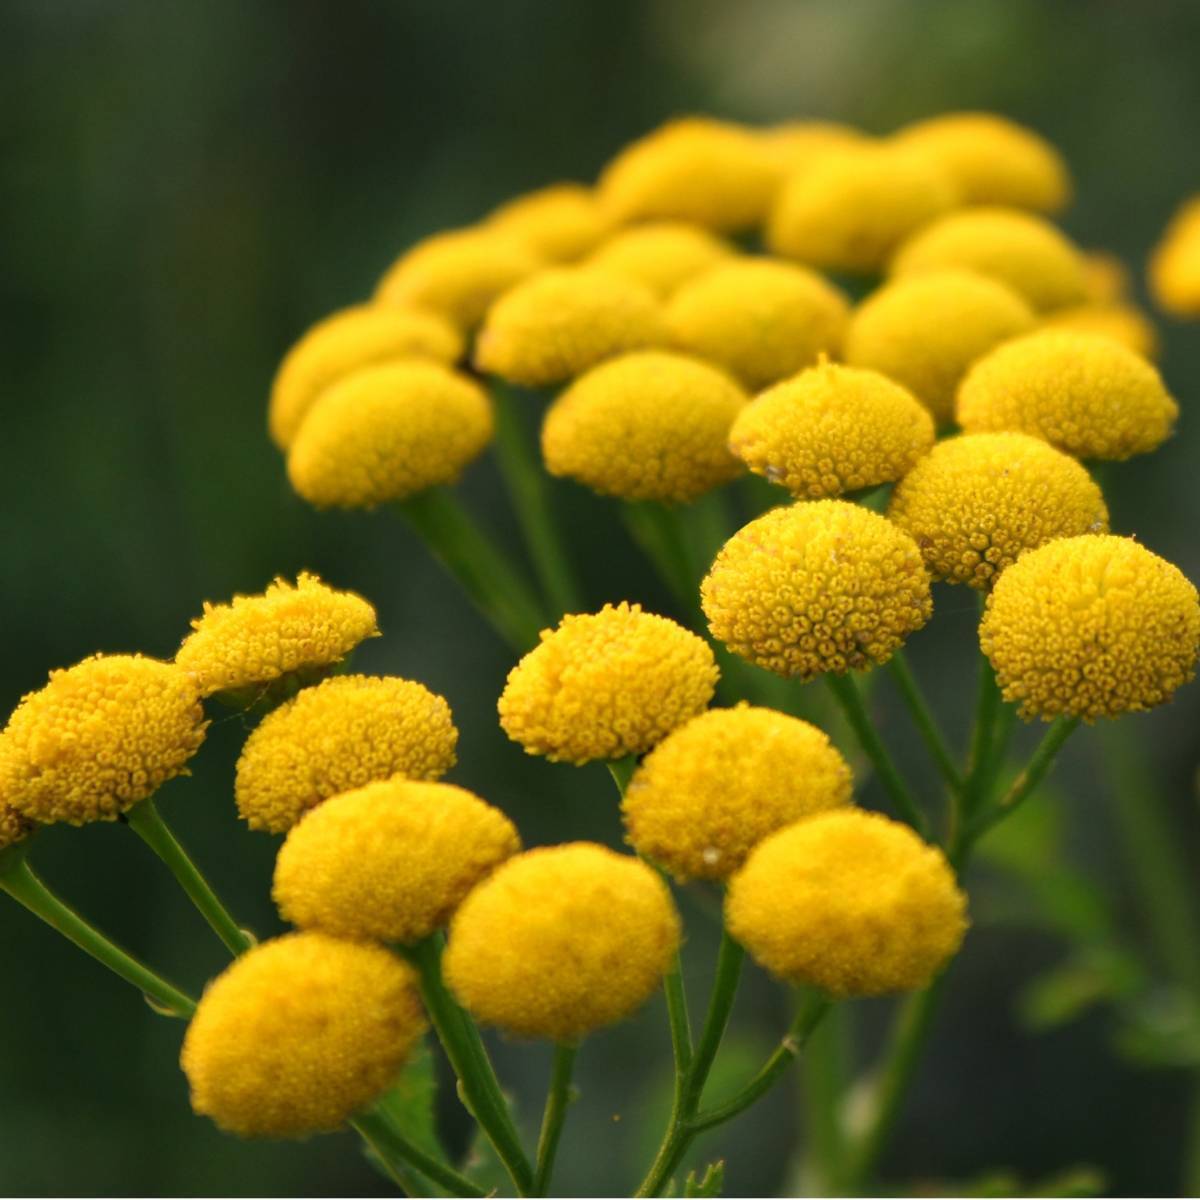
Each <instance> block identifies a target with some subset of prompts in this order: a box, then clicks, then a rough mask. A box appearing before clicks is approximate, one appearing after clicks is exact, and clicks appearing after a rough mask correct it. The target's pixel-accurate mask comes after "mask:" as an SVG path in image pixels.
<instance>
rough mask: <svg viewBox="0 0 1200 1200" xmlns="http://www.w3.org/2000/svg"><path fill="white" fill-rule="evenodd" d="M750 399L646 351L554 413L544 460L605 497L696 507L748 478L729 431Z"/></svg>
mask: <svg viewBox="0 0 1200 1200" xmlns="http://www.w3.org/2000/svg"><path fill="white" fill-rule="evenodd" d="M745 402H746V394H745V392H743V391H742V389H741V388H740V387H738V386H737V384H736V383H734V381H733V380H732V379H730V378H729V376H728V375H726V374H725V373H724V372H723V371H719V370H717V369H716V368H715V367H711V366H709V365H708V364H707V363H703V362H700V361H699V360H697V359H694V358H689V357H686V356H684V355H682V354H667V353H663V352H659V351H651V350H645V351H640V352H638V353H635V354H626V355H622V357H620V358H615V359H613V360H612V361H611V362H606V363H601V365H600V366H598V367H593V368H592V370H590V371H589V372H588V373H587V374H586V375H584V376H582V377H581V378H579V379H577V380H576V381H575V382H574V383H573V384H572V385H571V386H570V387H569V388H568V389H567V390H566V391H565V392H563V394H562V395H561V396H559V397H558V399H557V400H555V402H554V403H553V404H552V405H551V406H550V409H549V410H548V411H547V413H546V419H545V422H544V423H543V425H542V456H543V458H544V459H545V462H546V470H548V471H549V472H550V474H551V475H565V476H567V477H568V478H570V479H574V480H576V481H577V482H579V483H582V484H586V485H587V486H588V487H590V488H591V489H592V490H593V491H597V492H599V493H601V495H605V496H620V497H622V498H623V499H626V500H663V501H685V500H694V499H695V498H696V497H697V496H699V495H702V494H703V493H704V492H707V491H710V490H711V489H712V488H715V487H718V486H720V485H721V484H722V483H726V482H728V481H729V480H730V479H733V478H734V477H735V476H737V475H739V474H741V471H742V464H741V463H739V462H738V460H737V459H736V458H734V457H733V455H732V454H730V452H729V447H728V444H727V443H728V441H729V429H730V426H732V424H733V419H734V417H736V416H737V414H738V412H739V411H740V410H741V408H742V405H744V404H745Z"/></svg>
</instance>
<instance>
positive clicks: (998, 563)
mask: <svg viewBox="0 0 1200 1200" xmlns="http://www.w3.org/2000/svg"><path fill="white" fill-rule="evenodd" d="M888 516H889V517H890V518H891V519H892V520H893V521H894V522H895V523H896V524H897V525H899V526H900V528H901V529H903V530H905V531H906V532H908V533H910V534H912V536H913V539H914V540H915V541H916V543H917V545H918V546H920V547H921V554H922V555H923V556H924V558H925V563H926V565H927V566H928V567H929V570H930V573H931V574H932V575H933V577H934V578H935V579H944V580H946V581H947V582H949V583H966V584H970V585H971V587H975V588H985V587H988V586H989V585H990V584H991V583H992V581H993V580H994V578H995V576H996V575H998V574H999V573H1000V572H1001V571H1003V570H1004V569H1005V568H1006V567H1008V566H1010V565H1011V564H1012V563H1013V562H1015V561H1016V559H1017V556H1018V555H1019V554H1021V553H1023V552H1024V551H1026V550H1032V549H1034V548H1036V547H1037V546H1040V545H1042V544H1043V543H1044V542H1048V541H1050V540H1051V539H1053V538H1061V537H1073V536H1074V535H1076V534H1079V533H1101V532H1107V530H1108V509H1107V507H1106V506H1105V504H1104V497H1103V495H1102V494H1101V492H1100V489H1099V488H1098V487H1097V486H1096V484H1095V482H1094V481H1093V480H1092V477H1091V476H1090V475H1089V474H1088V473H1087V471H1086V470H1084V468H1083V467H1082V466H1080V464H1079V463H1078V462H1077V461H1076V460H1075V459H1073V458H1071V457H1070V456H1069V455H1066V454H1062V453H1060V452H1059V451H1058V450H1055V449H1054V448H1053V447H1052V446H1049V445H1047V444H1046V443H1045V442H1043V441H1040V440H1039V439H1038V438H1033V437H1028V436H1027V435H1025V434H1023V433H975V434H967V435H966V436H964V437H957V438H950V439H949V440H948V441H944V442H940V443H939V444H938V445H936V446H935V447H934V448H933V451H932V452H931V453H930V454H928V455H927V456H926V457H925V458H923V459H922V460H921V461H920V462H919V463H917V465H916V467H915V468H914V469H913V471H912V472H911V473H910V474H908V475H906V476H905V477H904V479H902V480H901V481H900V483H899V485H898V486H897V487H896V490H895V492H894V493H893V494H892V500H891V504H890V506H889V508H888Z"/></svg>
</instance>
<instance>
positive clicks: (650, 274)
mask: <svg viewBox="0 0 1200 1200" xmlns="http://www.w3.org/2000/svg"><path fill="white" fill-rule="evenodd" d="M733 254H734V249H733V247H732V246H731V245H730V244H729V243H728V242H726V241H723V240H722V239H721V238H719V237H715V236H714V235H713V234H711V233H709V232H708V230H706V229H701V228H699V226H696V225H688V224H686V223H684V222H683V221H653V222H651V223H649V224H647V225H635V226H634V227H633V228H632V229H624V230H622V231H621V232H620V233H617V234H614V235H613V236H612V237H611V238H609V239H608V241H606V242H605V243H604V244H603V245H602V246H600V247H599V248H598V249H597V250H596V251H595V252H594V253H593V254H592V255H591V257H589V258H588V260H587V266H589V267H596V268H597V269H598V270H602V271H608V272H610V273H611V274H613V275H623V276H624V277H625V278H627V279H634V280H636V281H637V282H638V283H644V284H645V285H646V287H648V288H649V289H650V290H651V291H652V292H654V293H655V294H656V295H658V296H659V297H660V298H661V299H663V300H665V299H667V298H668V297H669V296H671V295H673V294H674V292H675V291H676V289H677V288H679V287H682V286H683V284H685V283H686V282H687V281H688V280H689V279H693V278H695V276H697V275H699V274H701V272H703V271H707V270H708V269H709V268H710V267H715V266H717V265H718V264H719V263H721V262H723V261H724V260H725V259H727V258H731V257H732V256H733Z"/></svg>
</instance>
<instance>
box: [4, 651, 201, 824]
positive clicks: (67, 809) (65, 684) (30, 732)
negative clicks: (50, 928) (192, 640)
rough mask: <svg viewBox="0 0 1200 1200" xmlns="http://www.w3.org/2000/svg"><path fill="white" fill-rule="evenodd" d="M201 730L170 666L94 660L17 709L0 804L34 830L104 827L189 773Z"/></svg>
mask: <svg viewBox="0 0 1200 1200" xmlns="http://www.w3.org/2000/svg"><path fill="white" fill-rule="evenodd" d="M206 728H207V722H206V721H205V720H204V711H203V709H202V708H201V705H200V697H199V695H198V694H197V691H196V686H195V683H194V681H193V680H192V679H190V678H189V677H188V675H187V674H186V673H185V672H183V671H181V670H179V669H178V668H177V667H175V666H174V665H172V664H171V663H165V662H160V661H159V660H158V659H156V658H145V657H143V656H142V655H140V654H96V655H93V656H92V657H91V658H85V659H84V660H83V662H81V663H77V664H76V665H75V666H73V667H69V668H67V669H65V670H60V671H51V672H50V682H49V683H47V684H46V685H45V687H43V688H41V689H40V690H39V691H36V692H30V693H29V694H28V695H27V696H25V697H24V698H23V699H22V700H21V703H20V704H19V705H18V706H17V708H16V710H15V711H14V712H13V714H12V716H11V717H9V719H8V725H7V726H6V728H5V729H4V733H3V735H2V736H0V796H3V798H4V800H3V804H0V808H2V807H3V805H9V806H11V807H12V808H13V809H15V810H16V812H17V813H19V814H20V815H21V816H23V817H26V818H27V819H28V820H31V821H36V822H37V823H39V824H41V825H50V824H53V823H54V822H56V821H65V822H66V823H67V824H69V825H86V824H88V823H89V822H91V821H112V820H114V819H115V818H116V817H117V816H118V815H119V814H120V813H123V812H126V811H128V810H129V809H131V808H132V807H133V806H134V805H135V804H137V803H138V802H139V801H141V800H145V799H146V797H147V796H152V795H153V794H154V793H155V792H156V791H157V790H158V789H159V788H160V787H162V785H163V784H164V783H166V782H167V780H169V779H174V778H175V776H176V775H186V774H187V763H188V760H189V759H190V758H191V757H192V755H193V754H195V753H196V751H197V750H199V749H200V744H201V743H202V742H203V741H204V731H205V729H206Z"/></svg>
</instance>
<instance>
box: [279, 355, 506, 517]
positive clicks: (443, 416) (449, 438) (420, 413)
mask: <svg viewBox="0 0 1200 1200" xmlns="http://www.w3.org/2000/svg"><path fill="white" fill-rule="evenodd" d="M492 433H493V423H492V406H491V401H490V400H489V399H488V397H487V395H486V393H485V392H484V391H483V389H482V388H481V387H479V385H478V384H476V383H475V382H474V381H473V380H471V379H468V378H467V377H466V376H465V375H459V374H457V373H456V372H454V371H451V370H448V369H447V368H446V367H442V366H438V365H436V364H434V363H422V362H401V363H389V364H387V365H385V366H381V367H367V368H365V369H363V370H361V371H356V372H355V373H354V374H353V375H351V376H350V377H349V378H347V379H344V380H343V381H342V382H341V383H339V384H335V385H334V386H333V387H331V388H329V390H328V391H326V392H323V393H322V395H321V396H320V398H319V399H318V400H317V402H316V403H315V404H314V405H313V406H312V408H311V410H310V411H309V414H308V416H307V418H306V419H305V421H304V424H303V425H302V426H301V427H300V432H299V433H298V434H297V435H296V439H295V441H294V442H292V448H291V451H290V453H289V454H288V460H287V470H288V478H289V479H290V480H291V482H292V487H294V488H295V489H296V491H297V492H298V493H299V494H300V495H301V496H303V497H304V499H305V500H307V501H308V502H309V503H310V504H315V505H317V506H318V507H320V508H330V507H336V508H373V507H374V506H375V505H377V504H386V503H388V502H389V501H392V500H403V499H405V498H406V497H408V496H413V495H416V493H418V492H423V491H425V490H426V488H431V487H435V486H437V485H438V484H448V483H454V482H455V481H456V480H457V479H458V477H459V476H460V475H461V474H462V472H463V470H464V468H466V467H467V465H468V464H469V463H471V462H472V461H473V460H474V459H475V458H477V457H478V456H479V455H480V454H481V453H482V452H483V450H484V449H485V447H486V446H487V445H488V443H489V442H490V441H491V440H492Z"/></svg>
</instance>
